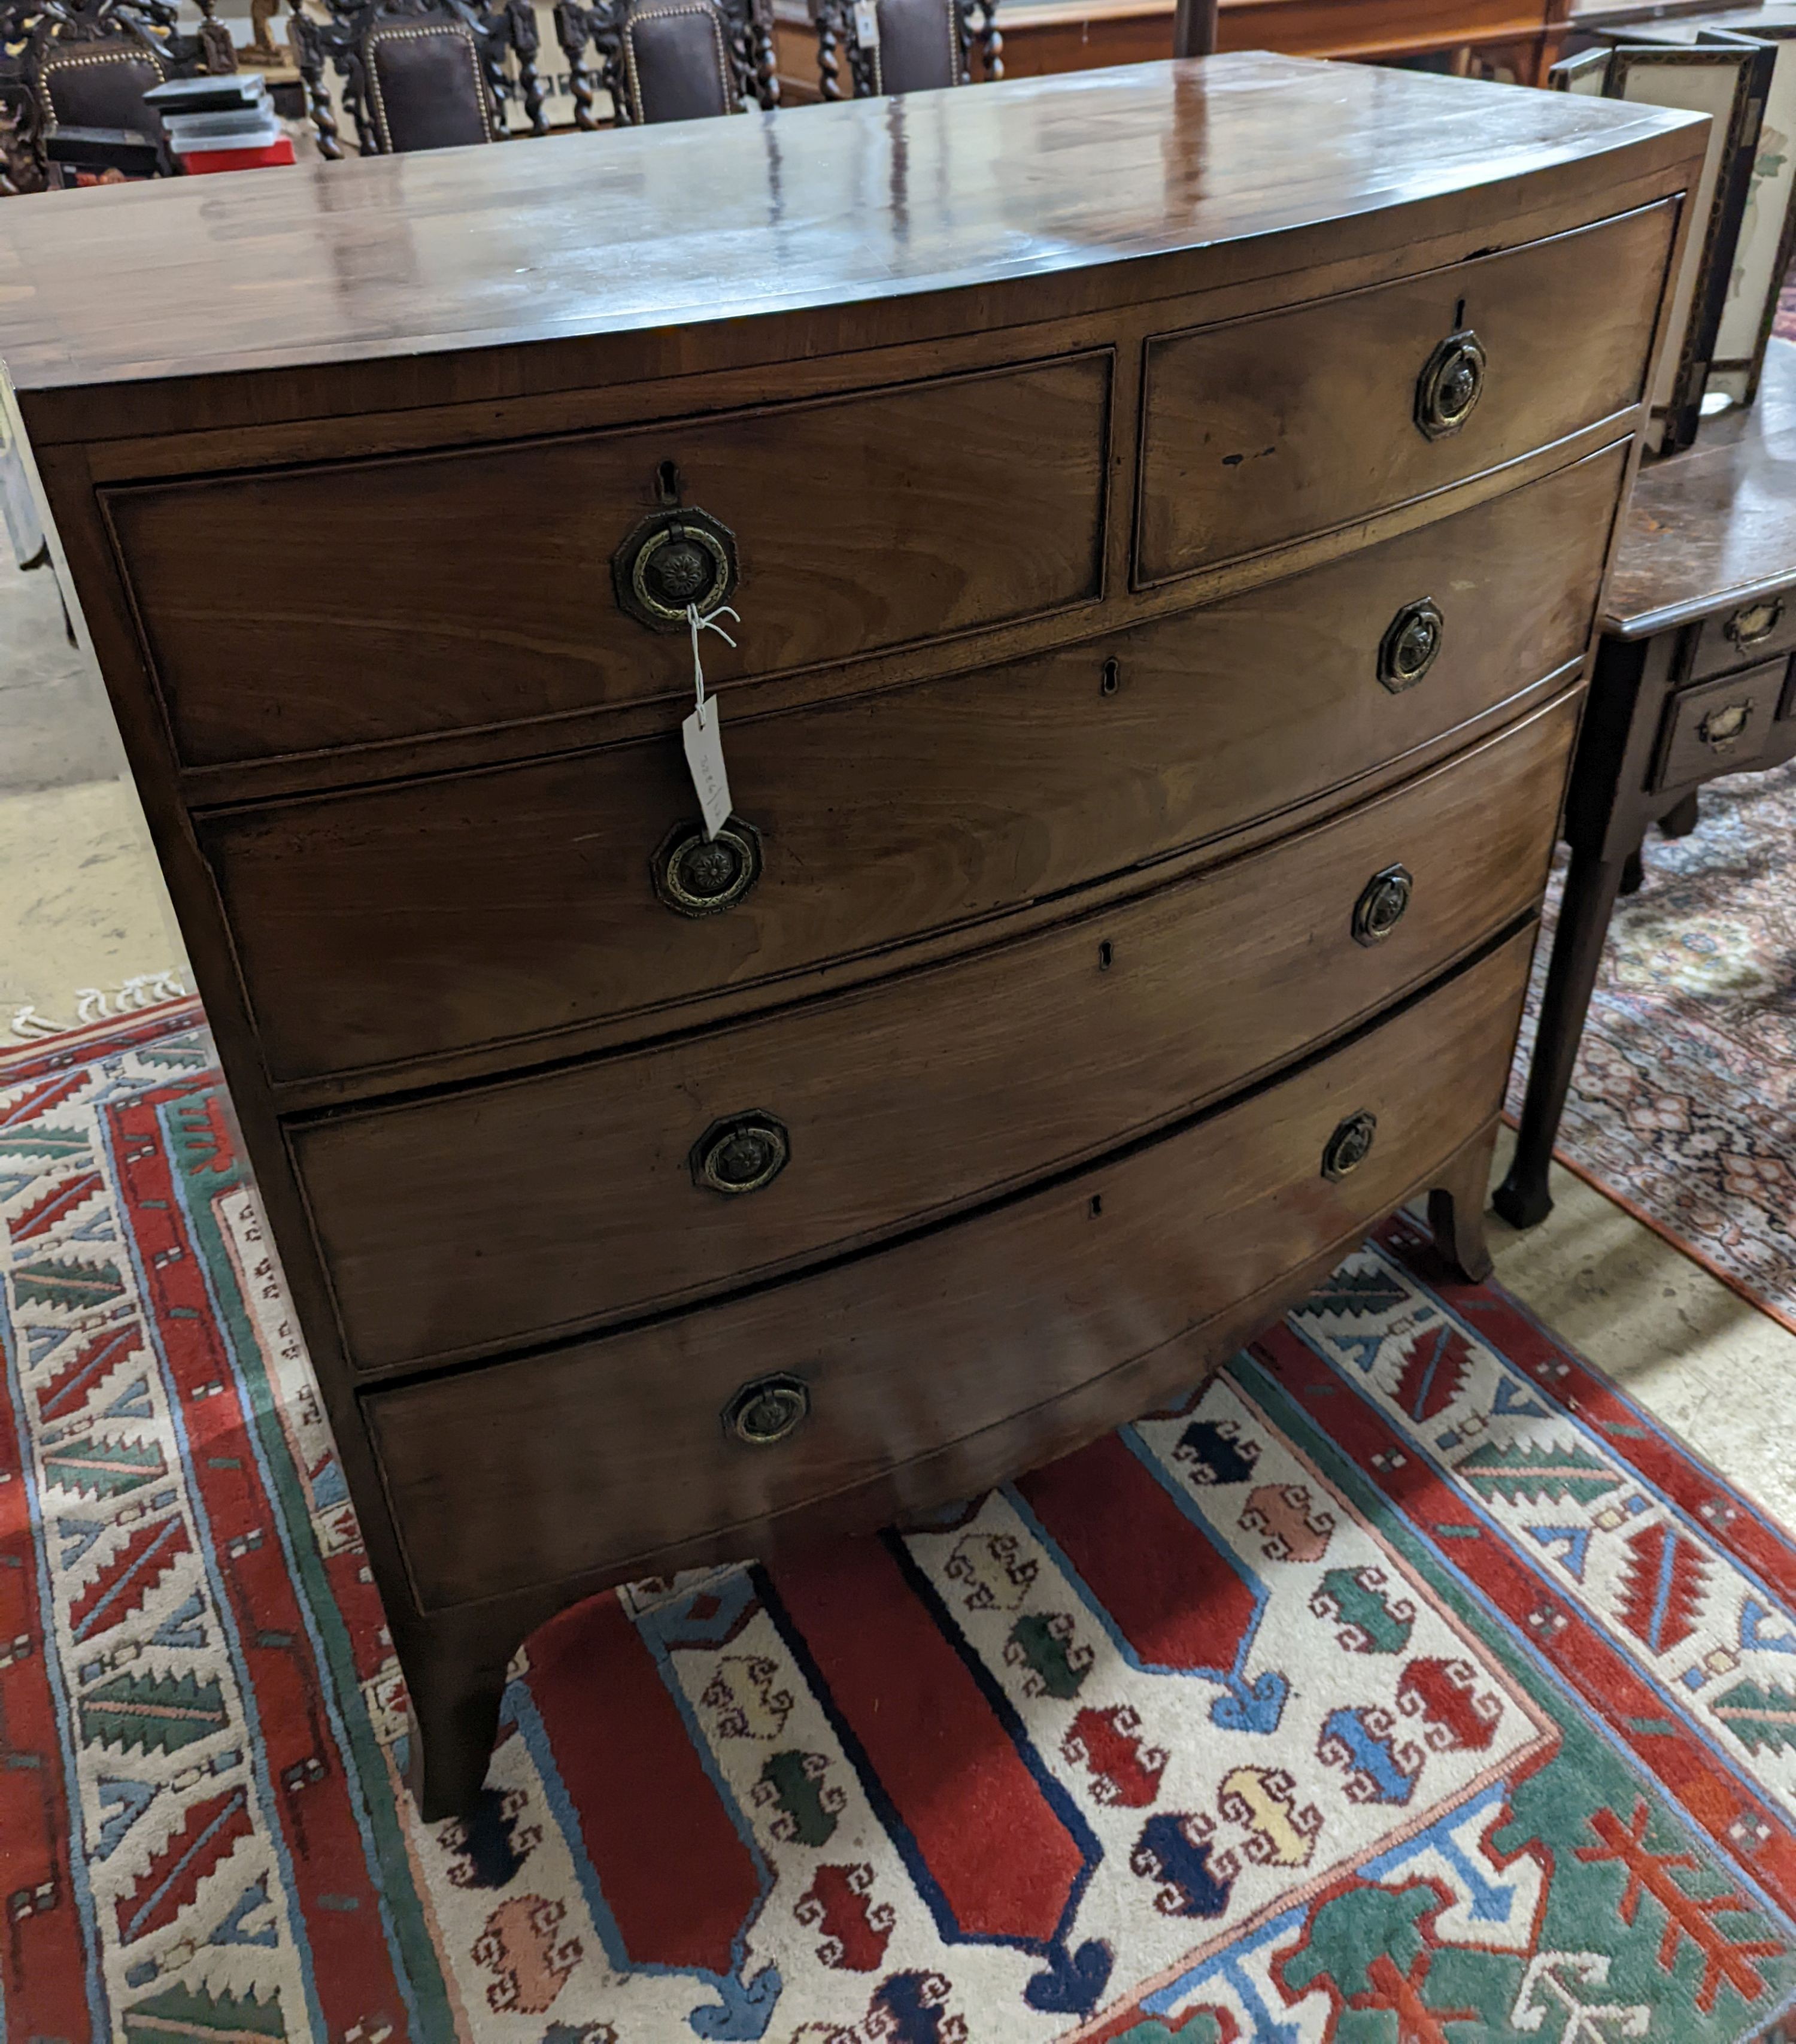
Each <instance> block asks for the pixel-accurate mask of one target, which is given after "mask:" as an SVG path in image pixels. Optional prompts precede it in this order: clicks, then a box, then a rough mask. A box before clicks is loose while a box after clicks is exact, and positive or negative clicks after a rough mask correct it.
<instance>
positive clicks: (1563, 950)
mask: <svg viewBox="0 0 1796 2044" xmlns="http://www.w3.org/2000/svg"><path fill="white" fill-rule="evenodd" d="M1625 863H1626V861H1625V860H1624V859H1598V858H1596V857H1595V856H1593V855H1591V854H1590V853H1588V852H1584V851H1574V852H1573V853H1572V855H1571V870H1570V872H1569V873H1568V874H1567V876H1566V881H1565V899H1564V902H1563V904H1562V905H1561V906H1560V912H1559V928H1558V930H1557V932H1556V934H1555V936H1554V938H1553V945H1552V964H1551V966H1549V967H1548V971H1547V986H1546V996H1545V1000H1544V1001H1542V1002H1541V1026H1540V1029H1539V1032H1538V1033H1537V1035H1536V1036H1535V1039H1534V1055H1533V1059H1532V1060H1531V1061H1530V1062H1529V1066H1528V1092H1527V1097H1526V1098H1525V1100H1524V1101H1523V1102H1522V1129H1521V1133H1520V1135H1519V1136H1518V1138H1517V1140H1516V1145H1515V1157H1514V1162H1512V1163H1511V1164H1510V1167H1509V1175H1508V1177H1506V1178H1505V1179H1504V1180H1503V1181H1502V1184H1501V1185H1499V1186H1498V1188H1497V1189H1496V1192H1495V1195H1494V1197H1493V1198H1492V1201H1491V1204H1493V1205H1494V1206H1495V1208H1496V1210H1497V1212H1499V1214H1501V1215H1502V1217H1503V1219H1504V1220H1506V1221H1507V1222H1509V1224H1510V1226H1511V1227H1514V1228H1533V1226H1534V1225H1535V1224H1536V1223H1537V1222H1539V1221H1543V1220H1545V1219H1546V1217H1547V1216H1548V1214H1549V1213H1551V1212H1552V1194H1551V1193H1549V1192H1548V1189H1547V1170H1548V1166H1549V1165H1550V1164H1551V1163H1552V1146H1553V1143H1554V1141H1555V1139H1556V1138H1557V1136H1558V1134H1559V1121H1560V1116H1561V1115H1562V1114H1563V1113H1564V1111H1565V1096H1566V1094H1567V1093H1568V1092H1569V1091H1570V1089H1571V1068H1572V1066H1574V1065H1575V1063H1576V1062H1577V1058H1578V1039H1579V1037H1580V1036H1581V1035H1583V1029H1584V1016H1585V1015H1586V1014H1587V1012H1588V1011H1589V1009H1590V1005H1591V989H1592V988H1593V987H1595V985H1596V974H1597V967H1598V965H1599V964H1600V963H1601V962H1602V943H1603V939H1604V938H1605V937H1606V936H1607V935H1608V932H1609V918H1610V913H1611V912H1612V911H1613V910H1614V906H1615V897H1616V894H1617V893H1618V891H1619V889H1620V887H1621V874H1622V869H1623V867H1624V866H1625Z"/></svg>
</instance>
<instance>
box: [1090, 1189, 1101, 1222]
mask: <svg viewBox="0 0 1796 2044" xmlns="http://www.w3.org/2000/svg"><path fill="white" fill-rule="evenodd" d="M1102 1212H1103V1193H1095V1194H1094V1195H1093V1196H1092V1220H1096V1219H1097V1217H1098V1216H1099V1214H1101V1213H1102Z"/></svg>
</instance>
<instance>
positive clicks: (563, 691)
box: [106, 353, 1111, 766]
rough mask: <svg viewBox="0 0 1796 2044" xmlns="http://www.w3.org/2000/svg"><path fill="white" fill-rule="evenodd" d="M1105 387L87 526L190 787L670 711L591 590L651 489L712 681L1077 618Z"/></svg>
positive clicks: (651, 670) (870, 410)
mask: <svg viewBox="0 0 1796 2044" xmlns="http://www.w3.org/2000/svg"><path fill="white" fill-rule="evenodd" d="M1110 374H1111V363H1110V357H1109V355H1108V354H1107V353H1097V354H1091V355H1084V356H1082V357H1076V358H1074V359H1072V360H1069V361H1065V362H1058V363H1047V364H1043V365H1040V366H1037V367H1029V368H1019V369H1016V370H1013V371H1004V372H1001V373H999V374H996V375H987V376H978V377H964V378H948V379H943V380H941V381H934V382H922V383H919V384H918V385H917V386H915V387H913V388H911V389H908V390H897V391H888V392H881V393H879V394H872V395H867V396H863V397H859V398H842V399H838V400H834V401H830V402H827V403H824V404H819V405H795V406H791V407H773V408H768V409H762V410H759V411H757V412H754V413H747V414H746V415H742V416H739V417H725V418H720V419H680V420H673V421H668V422H667V423H666V425H659V426H654V427H649V428H644V429H643V430H641V431H639V432H626V433H612V434H604V435H597V436H590V437H588V436H573V437H570V438H568V439H564V440H552V441H546V442H543V443H539V444H535V445H528V444H527V445H522V446H515V447H508V448H500V449H495V450H487V451H478V452H477V451H469V452H466V453H462V454H456V455H437V456H433V457H428V458H424V459H413V460H403V461H390V462H373V463H359V464H355V465H352V466H350V467H341V468H334V467H333V468H322V469H313V470H309V471H299V472H297V473H288V474H275V475H267V476H255V477H247V478H234V479H232V480H228V481H222V480H221V481H217V482H199V483H182V484H178V485H175V486H164V487H156V488H146V489H138V490H118V491H108V492H107V493H106V505H107V508H108V512H109V517H110V518H111V521H112V524H113V530H114V532H116V534H117V540H118V544H119V548H120V551H121V555H122V557H123V559H124V563H125V572H126V574H127V576H128V577H129V580H130V582H131V585H132V591H133V594H135V596H136V602H137V606H138V609H139V612H140V615H141V617H142V618H143V620H144V630H145V633H146V636H147V638H148V644H149V647H150V651H151V655H152V659H153V662H154V665H155V674H156V677H157V679H158V682H159V688H160V692H161V695H162V698H163V704H164V705H165V708H166V710H167V715H168V719H169V722H170V725H171V729H172V732H173V735H174V739H175V748H176V750H177V751H178V754H179V755H180V757H181V758H182V760H183V761H185V762H186V763H188V764H190V765H201V766H205V765H217V764H219V763H224V762H228V761H232V760H239V759H255V758H259V757H266V756H268V755H277V754H281V753H288V752H305V751H313V750H318V749H321V748H325V747H332V746H341V745H349V744H355V743H366V742H367V741H369V740H378V739H390V738H397V737H405V736H414V735H416V734H419V733H422V732H432V731H438V730H443V729H447V728H454V727H456V726H465V725H476V726H478V725H486V724H501V723H505V722H508V721H510V720H516V719H520V718H525V717H545V716H551V715H554V714H555V713H558V712H565V711H567V710H570V709H579V708H581V707H583V706H586V705H594V704H611V703H623V702H629V701H635V700H640V699H642V698H643V697H666V696H670V695H674V694H678V695H679V696H680V697H682V698H683V699H684V701H685V707H686V708H690V706H691V697H692V691H693V674H692V653H691V649H690V647H689V644H688V643H687V639H686V635H685V633H683V632H674V633H666V632H655V631H652V630H650V629H648V628H645V627H644V626H643V625H642V624H639V623H638V622H637V621H635V620H634V619H632V618H631V617H626V616H625V615H624V613H622V612H621V611H620V609H619V608H618V606H617V605H616V601H615V600H614V598H613V596H612V578H611V567H610V563H611V559H612V555H613V553H614V552H615V551H616V549H617V548H619V547H620V546H621V545H622V544H624V541H625V540H626V539H627V537H628V536H630V534H631V532H633V530H634V529H635V527H636V526H637V525H638V524H639V523H640V521H642V520H643V517H645V516H646V515H647V514H648V513H651V512H654V510H656V509H658V508H659V506H660V505H661V503H662V498H661V496H660V494H658V490H659V484H660V481H661V478H662V474H663V470H664V465H665V464H666V463H673V467H674V468H675V469H676V470H677V477H678V482H679V485H680V486H681V496H682V501H683V503H684V505H685V507H686V508H688V509H702V510H704V511H706V512H708V513H711V514H712V516H713V517H716V518H718V519H720V520H721V521H722V522H723V524H725V525H726V526H727V527H728V528H730V530H731V532H732V533H733V534H734V535H735V543H736V546H737V548H738V551H739V555H740V560H741V576H742V579H741V583H740V586H739V589H738V590H737V592H736V594H735V597H734V598H733V599H732V600H733V602H734V605H735V609H737V610H738V612H739V613H740V617H739V621H727V622H728V625H729V629H730V631H731V635H732V636H734V637H735V640H736V641H737V646H736V647H735V648H731V647H730V646H729V644H727V641H725V640H722V639H720V638H718V637H717V636H716V635H714V634H712V635H708V636H707V638H706V640H705V644H704V659H705V662H706V665H707V669H708V671H709V672H711V673H713V674H715V677H716V680H717V682H719V683H723V682H728V681H730V680H731V679H734V678H738V677H739V676H743V675H754V674H777V673H780V672H782V671H785V670H790V669H794V668H802V667H809V666H812V665H815V664H816V663H819V662H836V661H841V660H846V659H852V658H853V657H854V656H855V655H858V654H864V653H868V652H872V651H879V650H881V649H883V648H885V647H892V646H896V645H902V644H906V643H907V642H910V641H914V640H924V639H929V638H933V637H936V636H942V635H945V634H949V633H953V632H960V631H965V630H966V629H968V628H970V627H973V626H977V625H981V624H995V623H998V622H1001V621H1004V620H1007V619H1011V618H1019V617H1030V616H1032V615H1035V614H1038V613H1042V612H1043V611H1048V610H1055V609H1063V608H1065V607H1066V606H1068V605H1073V604H1076V603H1078V602H1080V601H1089V600H1090V599H1092V598H1093V597H1096V596H1097V595H1098V594H1099V591H1100V588H1101V578H1102V567H1103V553H1102V548H1103V503H1104V482H1105V470H1106V458H1105V457H1106V445H1107V413H1108V401H1109V387H1110ZM925 447H927V448H930V449H931V450H932V455H931V460H930V461H929V462H928V463H927V465H926V466H923V467H919V464H918V461H917V452H918V450H919V448H925ZM1000 474H1002V475H1003V476H1004V478H1005V487H1004V491H1003V493H1002V502H1001V505H999V504H995V503H994V499H993V481H994V478H996V476H998V475H1000ZM271 559H279V560H280V562H281V563H282V572H281V574H279V575H278V577H274V578H271V577H269V576H268V575H267V574H266V564H267V562H269V561H270V560H271ZM895 560H901V561H902V562H903V563H904V573H903V574H896V575H895V574H893V573H892V564H893V563H894V561H895ZM197 561H204V562H205V563H206V572H205V574H203V575H196V574H194V563H195V562H197ZM252 591H253V592H255V594H251V592H252Z"/></svg>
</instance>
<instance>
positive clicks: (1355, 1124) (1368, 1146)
mask: <svg viewBox="0 0 1796 2044" xmlns="http://www.w3.org/2000/svg"><path fill="white" fill-rule="evenodd" d="M1377 1133H1378V1116H1376V1114H1368V1113H1366V1112H1363V1111H1362V1112H1360V1113H1358V1114H1350V1115H1349V1116H1348V1117H1347V1119H1346V1120H1345V1121H1344V1122H1342V1123H1341V1126H1340V1127H1339V1128H1337V1129H1336V1130H1335V1131H1334V1134H1333V1135H1331V1136H1330V1138H1329V1139H1328V1141H1327V1143H1326V1144H1325V1145H1324V1146H1323V1149H1322V1176H1323V1177H1324V1178H1332V1179H1341V1178H1345V1177H1346V1175H1347V1174H1348V1173H1349V1171H1356V1170H1358V1169H1359V1167H1360V1165H1362V1164H1363V1163H1364V1162H1365V1161H1366V1158H1368V1156H1369V1155H1371V1153H1372V1138H1373V1137H1374V1136H1375V1135H1377Z"/></svg>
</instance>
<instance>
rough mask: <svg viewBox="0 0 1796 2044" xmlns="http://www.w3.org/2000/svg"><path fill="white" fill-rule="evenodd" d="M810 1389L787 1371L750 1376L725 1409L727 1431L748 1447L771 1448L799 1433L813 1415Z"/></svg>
mask: <svg viewBox="0 0 1796 2044" xmlns="http://www.w3.org/2000/svg"><path fill="white" fill-rule="evenodd" d="M810 1412H811V1392H810V1388H809V1386H808V1385H806V1384H805V1383H804V1381H803V1380H802V1379H801V1378H799V1377H789V1376H787V1375H785V1374H784V1373H783V1372H782V1373H781V1374H779V1375H777V1376H774V1377H750V1379H749V1381H748V1382H747V1383H746V1384H745V1385H743V1387H742V1389H740V1390H739V1391H738V1392H737V1393H736V1394H735V1397H733V1398H731V1400H730V1402H729V1404H727V1405H726V1406H725V1407H724V1408H723V1431H724V1432H725V1433H726V1434H728V1435H731V1438H732V1439H735V1440H739V1441H740V1442H741V1443H743V1446H744V1447H750V1448H770V1447H773V1446H774V1445H775V1444H776V1443H778V1442H780V1441H783V1440H786V1439H789V1437H790V1436H791V1435H793V1434H796V1432H797V1431H798V1430H799V1428H800V1427H802V1426H803V1425H804V1422H805V1420H807V1419H808V1417H809V1416H810Z"/></svg>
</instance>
